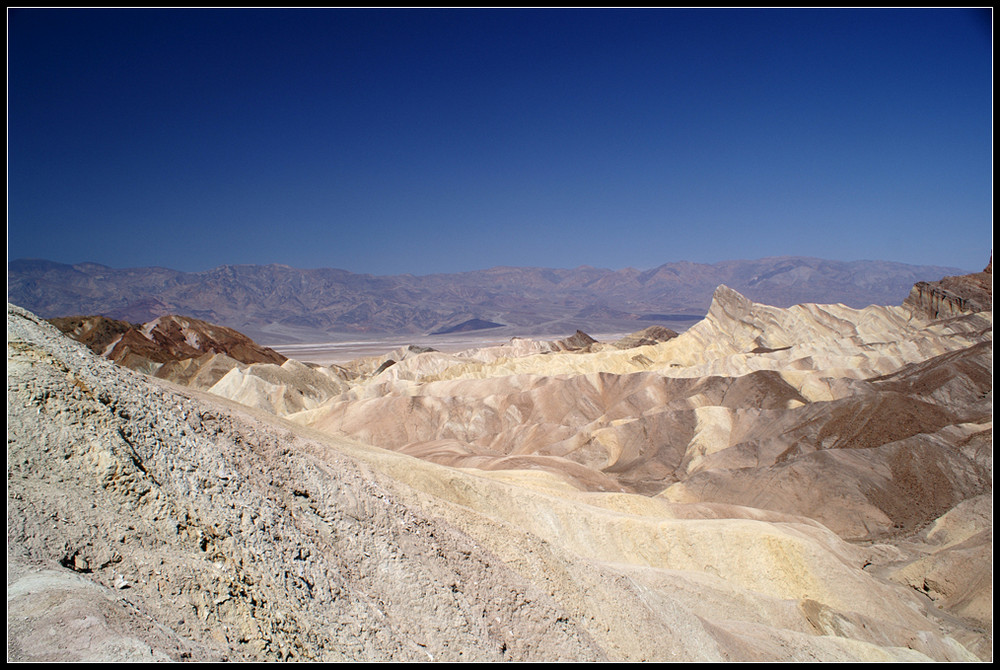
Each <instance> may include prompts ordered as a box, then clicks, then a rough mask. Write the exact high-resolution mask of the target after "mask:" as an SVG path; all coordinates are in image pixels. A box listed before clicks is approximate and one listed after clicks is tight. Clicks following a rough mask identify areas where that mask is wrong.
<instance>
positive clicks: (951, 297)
mask: <svg viewBox="0 0 1000 670" xmlns="http://www.w3.org/2000/svg"><path fill="white" fill-rule="evenodd" d="M903 304H904V305H906V306H907V307H909V308H910V309H912V310H913V311H914V312H916V313H919V314H921V315H923V316H925V317H926V318H930V319H948V318H951V317H954V316H959V315H962V314H970V313H974V312H992V311H993V257H992V256H991V257H990V262H989V264H988V265H987V266H986V268H985V269H984V270H983V271H982V272H976V273H973V274H967V275H961V276H956V277H945V278H944V279H941V280H940V281H935V282H917V283H916V284H915V285H914V286H913V289H912V290H911V291H910V295H909V296H907V298H906V301H905V302H904V303H903Z"/></svg>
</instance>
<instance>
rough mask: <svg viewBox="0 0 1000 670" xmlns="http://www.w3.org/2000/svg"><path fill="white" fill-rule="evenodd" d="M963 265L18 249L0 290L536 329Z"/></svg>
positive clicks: (798, 297) (685, 311) (255, 328)
mask: <svg viewBox="0 0 1000 670" xmlns="http://www.w3.org/2000/svg"><path fill="white" fill-rule="evenodd" d="M964 273H965V270H962V269H959V268H949V267H938V266H916V265H906V264H903V263H894V262H887V261H854V262H841V261H829V260H821V259H816V258H802V257H777V258H764V259H759V260H749V261H746V260H737V261H725V262H721V263H714V264H711V265H708V264H699V263H689V262H679V263H667V264H664V265H661V266H659V267H657V268H653V269H651V270H636V269H633V268H626V269H624V270H607V269H600V268H594V267H588V266H582V267H579V268H575V269H552V268H514V267H496V268H491V269H488V270H481V271H475V272H464V273H456V274H434V275H425V276H414V275H392V276H373V275H366V274H355V273H351V272H347V271H345V270H336V269H317V270H303V269H296V268H292V267H289V266H286V265H224V266H221V267H218V268H215V269H212V270H208V271H205V272H180V271H177V270H170V269H167V268H159V267H151V268H128V269H116V268H111V267H107V266H104V265H98V264H96V263H79V264H76V265H66V264H62V263H55V262H51V261H46V260H29V259H22V260H15V261H12V262H10V263H8V266H7V282H8V288H7V299H8V301H9V302H12V303H14V304H16V305H19V306H21V307H24V308H26V309H28V310H31V311H32V312H34V313H36V314H38V315H40V316H42V317H45V318H50V317H62V316H75V315H93V314H101V315H104V316H107V317H110V318H113V319H119V320H123V321H128V322H132V323H139V322H147V321H150V320H152V319H155V318H156V317H159V316H164V315H167V314H182V315H185V316H189V317H194V318H198V319H203V320H205V321H209V322H211V323H217V324H221V325H225V326H229V327H231V328H235V329H237V330H239V331H240V332H243V333H246V334H248V335H250V336H251V337H253V338H254V339H255V340H257V341H258V342H265V343H269V344H279V343H291V342H302V341H322V340H323V339H324V338H326V339H335V338H336V336H337V335H347V334H350V335H353V336H357V335H367V336H377V335H380V334H394V335H401V334H410V333H413V334H427V333H453V332H469V330H470V329H472V328H473V327H474V326H475V325H476V324H485V325H488V327H489V328H490V332H491V334H498V335H507V334H510V335H538V334H560V333H572V332H574V331H575V330H577V329H581V330H584V331H586V332H591V333H597V332H631V331H635V330H639V329H640V328H642V327H644V326H645V325H648V324H649V323H650V322H654V321H655V322H658V323H662V324H665V325H671V326H674V327H677V326H680V327H681V328H686V327H688V326H689V325H691V323H692V322H693V321H695V320H697V319H698V318H701V317H702V316H704V314H705V313H706V311H707V310H708V307H709V305H710V304H711V300H712V294H713V292H714V291H715V289H716V287H718V286H719V285H720V284H725V285H727V286H729V287H731V288H733V289H735V290H737V291H739V292H740V293H741V294H743V295H745V296H747V297H748V298H750V299H751V300H753V301H755V302H760V303H765V304H769V305H773V306H776V307H788V306H791V305H794V304H798V303H806V302H816V303H843V304H845V305H848V306H850V307H864V306H867V305H870V304H879V305H898V304H900V303H901V302H902V301H903V300H904V299H905V298H906V297H907V295H908V294H909V292H910V290H911V288H912V287H913V285H914V284H915V283H917V282H921V281H936V280H939V279H941V278H942V277H945V276H948V275H958V274H964Z"/></svg>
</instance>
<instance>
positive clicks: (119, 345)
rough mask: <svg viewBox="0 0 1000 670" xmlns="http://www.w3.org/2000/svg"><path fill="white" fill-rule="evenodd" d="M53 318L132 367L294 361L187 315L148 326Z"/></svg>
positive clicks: (75, 335)
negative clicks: (209, 359)
mask: <svg viewBox="0 0 1000 670" xmlns="http://www.w3.org/2000/svg"><path fill="white" fill-rule="evenodd" d="M51 323H52V324H53V325H55V326H56V327H57V328H59V329H60V330H61V331H63V332H64V333H66V334H67V335H69V336H70V337H72V338H73V339H75V340H78V341H80V342H82V343H84V344H86V345H87V347H88V348H90V350H91V351H93V352H95V353H97V354H99V355H101V356H105V357H106V358H110V359H111V360H113V361H115V362H116V363H120V364H122V365H125V366H126V367H130V368H141V367H144V366H148V365H150V364H154V365H155V364H163V363H169V362H172V361H181V360H186V359H189V358H197V357H199V356H202V355H204V354H225V355H226V356H229V357H230V358H232V359H234V360H236V361H239V362H240V363H247V364H250V363H275V364H277V365H281V364H282V363H284V362H285V361H286V360H288V359H287V358H285V357H284V356H282V355H281V354H279V353H278V352H276V351H274V350H273V349H268V348H266V347H261V346H260V345H258V344H257V343H255V342H254V341H253V340H251V339H250V338H249V337H247V336H246V335H243V334H242V333H239V332H237V331H235V330H233V329H232V328H226V327H225V326H217V325H214V324H211V323H208V322H206V321H201V320H200V319H192V318H188V317H183V316H163V317H160V318H158V319H155V320H153V321H150V322H149V323H146V324H144V325H137V324H131V323H127V322H124V321H115V320H113V319H108V318H105V317H103V316H75V317H66V318H58V319H52V320H51Z"/></svg>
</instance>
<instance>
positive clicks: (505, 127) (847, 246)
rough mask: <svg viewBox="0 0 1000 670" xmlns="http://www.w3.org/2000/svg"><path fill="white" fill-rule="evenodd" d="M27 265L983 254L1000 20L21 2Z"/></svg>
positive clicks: (21, 173) (394, 269)
mask: <svg viewBox="0 0 1000 670" xmlns="http://www.w3.org/2000/svg"><path fill="white" fill-rule="evenodd" d="M7 18H8V50H9V51H8V54H9V55H8V143H9V145H8V231H7V232H8V243H9V250H8V260H12V259H15V258H24V257H31V258H46V259H49V260H54V261H59V262H65V263H77V262H82V261H94V262H98V263H103V264H106V265H111V266H114V267H137V266H146V265H160V266H164V267H171V268H175V269H179V270H204V269H209V268H211V267H215V266H218V265H222V264H239V263H284V264H287V265H291V266H294V267H300V268H316V267H337V268H343V269H347V270H351V271H355V272H368V273H373V274H397V273H413V274H429V273H433V272H455V271H463V270H474V269H482V268H487V267H492V266H495V265H512V266H545V267H576V266H579V265H593V266H598V267H606V268H613V269H618V268H624V267H629V266H631V267H637V268H649V267H655V266H657V265H660V264H662V263H666V262H671V261H681V260H688V261H694V262H705V263H712V262H717V261H721V260H729V259H752V258H761V257H765V256H779V255H804V256H817V257H821V258H830V259H837V260H860V259H880V260H894V261H900V262H905V263H914V264H934V265H946V266H953V267H959V268H963V269H968V270H980V269H982V267H983V266H984V265H985V264H986V262H987V260H988V258H989V254H990V253H991V249H992V239H993V238H992V226H991V223H992V211H993V210H992V186H991V184H992V178H991V177H992V72H991V66H992V34H991V24H992V14H991V13H990V11H989V10H913V9H909V10H789V11H779V10H746V11H739V10H721V9H720V10H670V9H663V10H471V9H467V10H65V9H63V10H30V9H20V10H18V9H15V10H8V15H7Z"/></svg>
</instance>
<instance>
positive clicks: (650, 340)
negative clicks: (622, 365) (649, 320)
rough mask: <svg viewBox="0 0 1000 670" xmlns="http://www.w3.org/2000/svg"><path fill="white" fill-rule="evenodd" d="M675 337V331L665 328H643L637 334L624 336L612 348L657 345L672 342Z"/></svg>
mask: <svg viewBox="0 0 1000 670" xmlns="http://www.w3.org/2000/svg"><path fill="white" fill-rule="evenodd" d="M675 337H677V331H675V330H671V329H670V328H667V327H665V326H650V327H649V328H643V329H642V330H640V331H638V332H635V333H632V334H630V335H626V336H625V337H623V338H621V339H620V340H618V341H617V342H615V343H614V346H615V347H616V348H618V349H633V348H635V347H645V346H648V345H651V344H659V343H660V342H666V341H667V340H672V339H674V338H675Z"/></svg>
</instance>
